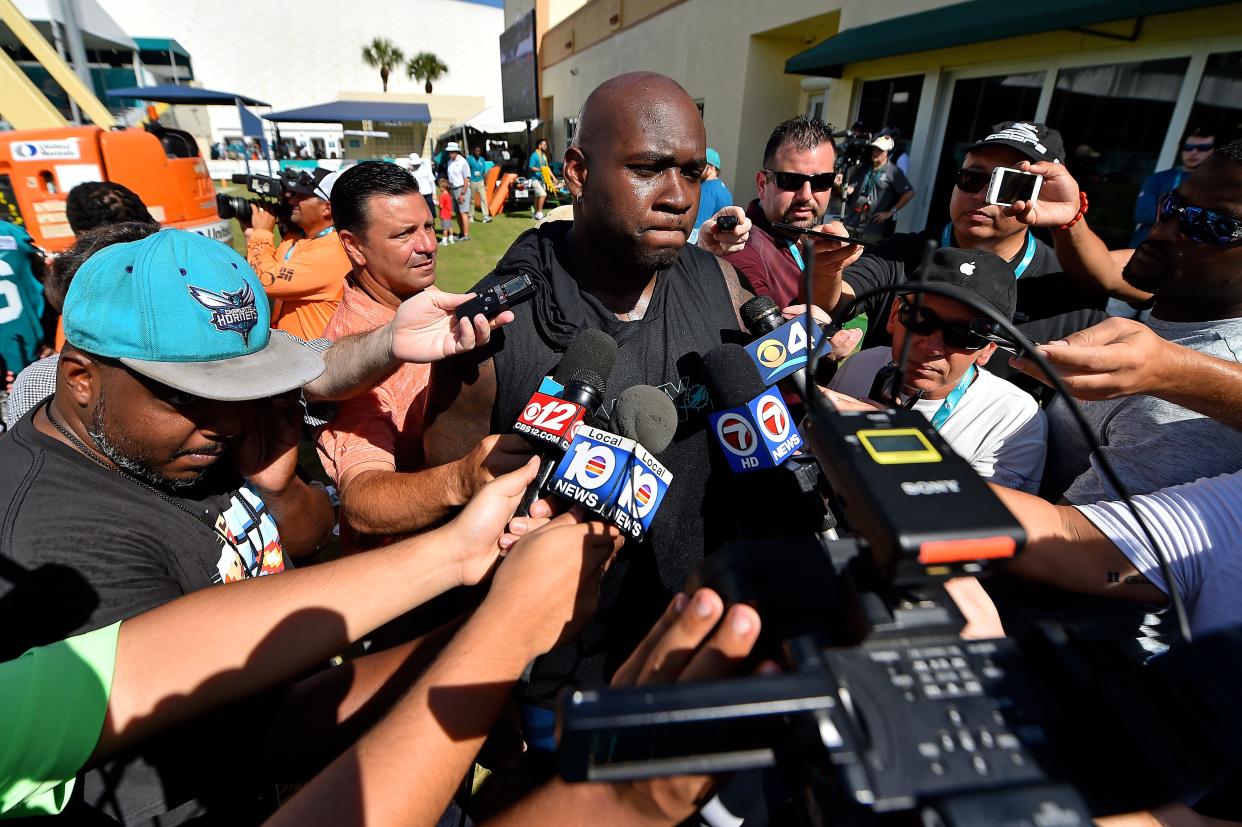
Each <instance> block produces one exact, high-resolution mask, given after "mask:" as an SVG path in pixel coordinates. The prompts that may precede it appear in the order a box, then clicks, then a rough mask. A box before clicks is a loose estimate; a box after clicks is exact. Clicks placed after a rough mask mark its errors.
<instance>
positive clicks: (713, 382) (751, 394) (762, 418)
mask: <svg viewBox="0 0 1242 827" xmlns="http://www.w3.org/2000/svg"><path fill="white" fill-rule="evenodd" d="M703 362H704V363H705V365H706V366H707V390H708V393H709V394H711V397H712V404H713V406H714V407H715V409H716V410H715V411H714V412H713V413H710V414H708V415H707V422H708V426H709V427H710V429H711V431H712V433H713V435H714V437H715V440H716V442H717V444H719V445H720V448H721V453H723V454H724V457H725V460H726V461H727V462H728V463H729V468H730V470H732V471H733V472H734V473H740V472H745V471H758V470H760V469H763V468H775V467H776V466H778V465H780V464H781V463H783V462H784V461H785V460H787V459H789V457H790V456H792V455H793V453H794V451H796V450H798V449H799V448H800V447H802V436H801V435H800V434H799V433H798V429H797V427H795V426H794V422H793V416H792V415H791V414H790V413H789V408H788V407H786V406H785V400H783V399H782V398H781V394H780V392H779V391H777V390H774V389H769V388H768V387H767V386H766V385H765V383H764V381H763V380H762V379H761V378H760V377H759V374H758V372H757V371H756V370H755V365H754V362H752V361H751V357H750V355H749V354H748V353H747V350H746V349H744V348H742V347H741V346H740V345H734V344H726V345H718V346H716V347H714V348H712V349H711V350H709V351H708V352H707V355H706V356H704V357H703Z"/></svg>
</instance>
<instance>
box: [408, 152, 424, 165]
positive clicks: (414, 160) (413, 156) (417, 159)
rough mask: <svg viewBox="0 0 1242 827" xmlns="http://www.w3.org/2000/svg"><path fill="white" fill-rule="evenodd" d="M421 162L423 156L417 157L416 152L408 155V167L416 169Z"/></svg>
mask: <svg viewBox="0 0 1242 827" xmlns="http://www.w3.org/2000/svg"><path fill="white" fill-rule="evenodd" d="M422 162H423V156H421V155H419V154H418V153H417V152H411V153H410V166H412V167H416V166H418V165H419V164H421V163H422Z"/></svg>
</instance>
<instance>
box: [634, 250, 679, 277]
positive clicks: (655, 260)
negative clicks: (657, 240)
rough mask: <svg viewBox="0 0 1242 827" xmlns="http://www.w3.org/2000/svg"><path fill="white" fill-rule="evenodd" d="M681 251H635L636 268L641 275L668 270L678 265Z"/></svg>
mask: <svg viewBox="0 0 1242 827" xmlns="http://www.w3.org/2000/svg"><path fill="white" fill-rule="evenodd" d="M679 255H681V250H679V249H678V250H670V249H667V248H666V249H662V250H648V249H646V248H639V249H637V250H635V251H634V267H635V268H636V269H637V270H638V271H639V272H641V273H648V272H651V271H652V270H667V269H668V268H670V267H672V266H673V265H674V264H676V263H677V257H678V256H679Z"/></svg>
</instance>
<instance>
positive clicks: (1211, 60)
mask: <svg viewBox="0 0 1242 827" xmlns="http://www.w3.org/2000/svg"><path fill="white" fill-rule="evenodd" d="M1186 126H1187V127H1195V126H1201V127H1203V128H1205V129H1210V130H1212V131H1213V132H1215V133H1216V134H1215V138H1216V145H1217V146H1224V145H1225V144H1227V143H1229V142H1230V141H1235V140H1237V139H1238V138H1242V52H1218V53H1216V54H1212V55H1208V59H1207V65H1206V66H1205V67H1204V69H1203V79H1202V80H1200V81H1199V91H1198V93H1197V94H1196V95H1195V105H1194V107H1193V108H1192V109H1191V110H1190V118H1189V119H1188V121H1187V124H1186Z"/></svg>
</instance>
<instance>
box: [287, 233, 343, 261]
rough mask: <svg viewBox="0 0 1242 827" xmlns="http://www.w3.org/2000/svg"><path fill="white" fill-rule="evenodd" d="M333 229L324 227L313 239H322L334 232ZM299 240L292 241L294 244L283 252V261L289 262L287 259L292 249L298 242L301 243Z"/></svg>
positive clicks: (291, 253)
mask: <svg viewBox="0 0 1242 827" xmlns="http://www.w3.org/2000/svg"><path fill="white" fill-rule="evenodd" d="M335 229H336V227H335V226H332V227H324V228H323V229H322V230H320V231H319V232H317V233H315V238H323V237H324V236H325V235H327V234H328V233H330V232H332V231H333V230H335ZM301 240H302V239H300V238H298V239H294V242H293V243H292V244H290V245H289V249H288V250H285V261H288V260H289V257H290V256H291V255H293V248H294V247H296V246H298V242H299V241H301Z"/></svg>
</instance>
